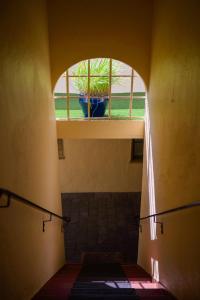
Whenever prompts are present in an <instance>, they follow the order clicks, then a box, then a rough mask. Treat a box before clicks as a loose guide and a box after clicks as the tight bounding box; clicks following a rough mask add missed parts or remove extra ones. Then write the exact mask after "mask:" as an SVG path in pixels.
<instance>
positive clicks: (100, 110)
mask: <svg viewBox="0 0 200 300" xmlns="http://www.w3.org/2000/svg"><path fill="white" fill-rule="evenodd" d="M79 103H80V105H81V108H82V110H83V113H84V117H85V118H87V117H88V99H87V98H86V97H84V96H81V97H80V98H79ZM107 104H108V98H105V97H101V98H100V97H99V98H98V97H97V98H90V117H91V118H98V117H103V116H104V114H105V111H106V107H107Z"/></svg>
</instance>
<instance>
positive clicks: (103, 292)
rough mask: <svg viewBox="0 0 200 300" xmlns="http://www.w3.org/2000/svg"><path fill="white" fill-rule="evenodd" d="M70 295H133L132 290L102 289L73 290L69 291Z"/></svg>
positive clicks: (133, 291)
mask: <svg viewBox="0 0 200 300" xmlns="http://www.w3.org/2000/svg"><path fill="white" fill-rule="evenodd" d="M71 294H72V295H86V294H87V295H124V296H126V295H135V290H134V289H119V288H116V289H114V288H113V289H112V288H110V289H107V288H105V289H102V288H91V289H88V288H73V289H72V290H71Z"/></svg>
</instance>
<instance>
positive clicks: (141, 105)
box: [132, 93, 145, 117]
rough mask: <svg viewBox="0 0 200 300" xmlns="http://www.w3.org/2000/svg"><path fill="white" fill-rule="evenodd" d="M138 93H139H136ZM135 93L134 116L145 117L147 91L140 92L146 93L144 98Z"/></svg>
mask: <svg viewBox="0 0 200 300" xmlns="http://www.w3.org/2000/svg"><path fill="white" fill-rule="evenodd" d="M135 94H138V93H135ZM135 94H133V102H132V105H133V106H132V116H134V117H144V113H145V93H140V96H142V94H143V95H144V97H143V98H138V97H137V95H135Z"/></svg>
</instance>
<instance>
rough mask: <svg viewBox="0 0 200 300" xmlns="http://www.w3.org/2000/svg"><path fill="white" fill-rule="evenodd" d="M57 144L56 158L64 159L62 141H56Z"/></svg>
mask: <svg viewBox="0 0 200 300" xmlns="http://www.w3.org/2000/svg"><path fill="white" fill-rule="evenodd" d="M57 143H58V158H59V159H65V154H64V143H63V139H57Z"/></svg>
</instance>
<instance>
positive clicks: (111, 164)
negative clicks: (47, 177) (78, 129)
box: [59, 139, 142, 193]
mask: <svg viewBox="0 0 200 300" xmlns="http://www.w3.org/2000/svg"><path fill="white" fill-rule="evenodd" d="M64 151H65V159H64V160H60V161H59V171H60V173H59V175H60V182H61V191H62V193H78V192H140V191H141V185H142V163H141V162H134V163H130V157H131V140H114V139H113V140H94V139H93V140H87V139H86V140H64Z"/></svg>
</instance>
